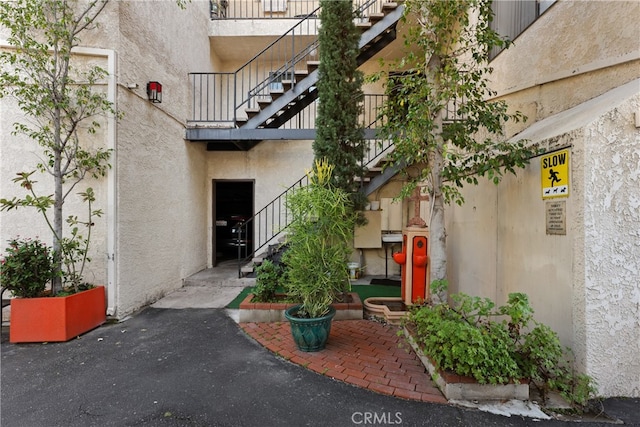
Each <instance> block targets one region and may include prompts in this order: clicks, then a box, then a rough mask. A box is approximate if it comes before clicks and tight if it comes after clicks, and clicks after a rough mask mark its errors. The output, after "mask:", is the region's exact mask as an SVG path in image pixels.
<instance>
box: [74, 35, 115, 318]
mask: <svg viewBox="0 0 640 427" xmlns="http://www.w3.org/2000/svg"><path fill="white" fill-rule="evenodd" d="M72 52H73V53H75V54H77V55H85V56H93V57H103V58H106V60H107V100H108V101H109V102H110V103H111V105H113V108H114V109H115V110H116V111H117V109H118V105H117V102H116V100H117V90H118V87H117V81H116V65H117V64H116V51H115V50H113V49H103V48H95V47H76V48H74V49H73V51H72ZM117 125H118V121H117V120H116V116H115V115H113V114H109V115H108V116H107V149H108V150H110V151H111V169H110V170H109V172H108V173H107V209H106V212H107V250H106V257H107V316H115V315H116V313H117V306H118V304H117V301H118V288H117V286H116V285H117V277H118V275H117V268H118V264H117V262H116V224H117V214H118V206H117V198H116V193H117V188H118V187H117V177H118V174H117V172H118V169H117V167H118V162H117V153H118V152H117V150H116V137H117V133H116V127H117Z"/></svg>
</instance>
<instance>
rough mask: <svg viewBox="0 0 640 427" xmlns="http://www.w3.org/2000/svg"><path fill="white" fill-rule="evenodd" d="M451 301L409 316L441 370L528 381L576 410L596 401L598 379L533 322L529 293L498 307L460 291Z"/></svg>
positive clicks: (486, 379)
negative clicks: (579, 371) (580, 370)
mask: <svg viewBox="0 0 640 427" xmlns="http://www.w3.org/2000/svg"><path fill="white" fill-rule="evenodd" d="M451 299H452V301H453V304H451V305H448V304H437V305H424V306H420V307H416V308H414V309H413V310H412V311H411V313H410V314H409V317H408V322H409V323H410V324H411V325H412V326H413V327H414V328H415V336H414V338H415V339H416V341H417V342H418V343H419V344H420V345H421V346H422V349H423V351H424V353H425V354H426V355H428V356H429V357H430V358H431V359H432V361H433V363H434V364H435V365H436V366H437V367H438V368H440V369H444V370H449V371H452V372H454V373H456V374H458V375H464V376H469V377H473V378H475V379H476V380H477V381H478V382H479V383H481V384H487V383H488V384H505V383H508V382H509V381H512V380H514V381H518V380H525V379H526V380H528V381H530V383H531V384H533V385H534V386H535V387H536V388H537V389H538V390H539V391H540V393H541V395H542V397H543V399H546V398H547V396H548V392H549V391H551V390H555V391H557V392H559V393H560V394H561V395H562V396H563V397H564V398H565V399H567V400H568V401H569V402H571V403H572V404H574V405H576V406H584V405H585V404H586V403H587V401H588V400H589V398H591V397H593V395H594V393H595V386H594V384H593V380H592V379H591V378H590V377H588V376H587V375H576V374H574V373H573V372H572V370H571V368H570V363H569V362H568V361H565V360H563V358H564V356H565V355H566V354H567V353H566V352H565V350H563V348H562V346H561V344H560V339H559V338H558V335H557V334H556V333H555V332H554V331H553V330H552V329H551V328H549V327H548V326H546V325H543V324H541V323H538V322H536V321H535V320H533V309H532V308H531V306H530V305H529V299H528V297H527V295H526V294H523V293H513V294H509V299H508V301H507V304H505V305H504V306H501V307H498V308H497V309H496V308H495V304H494V303H493V302H492V301H491V300H489V299H488V298H479V297H472V296H469V295H466V294H463V293H459V294H454V295H452V296H451ZM567 351H569V350H568V349H567Z"/></svg>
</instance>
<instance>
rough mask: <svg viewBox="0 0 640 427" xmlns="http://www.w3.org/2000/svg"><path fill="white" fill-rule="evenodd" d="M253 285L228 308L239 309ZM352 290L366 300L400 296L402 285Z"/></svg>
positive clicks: (241, 293) (354, 287)
mask: <svg viewBox="0 0 640 427" xmlns="http://www.w3.org/2000/svg"><path fill="white" fill-rule="evenodd" d="M252 289H253V287H247V288H244V289H243V290H242V292H240V294H238V296H237V297H235V298H234V299H233V301H231V302H230V303H229V304H228V305H227V307H226V308H231V309H238V308H240V303H241V302H242V301H243V300H244V299H245V298H246V297H247V295H249V294H250V293H251V291H252ZM351 290H352V292H357V293H358V295H359V296H360V300H361V301H364V300H365V299H367V298H370V297H399V296H400V287H399V286H398V287H396V286H385V285H352V286H351Z"/></svg>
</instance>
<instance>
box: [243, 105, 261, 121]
mask: <svg viewBox="0 0 640 427" xmlns="http://www.w3.org/2000/svg"><path fill="white" fill-rule="evenodd" d="M260 111H261V110H260V108H258V107H251V108H245V109H244V112H245V113H247V116H249V118H250V119H251V118H252V117H255V116H257V115H258V114H260Z"/></svg>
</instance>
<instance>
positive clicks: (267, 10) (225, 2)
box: [209, 0, 391, 19]
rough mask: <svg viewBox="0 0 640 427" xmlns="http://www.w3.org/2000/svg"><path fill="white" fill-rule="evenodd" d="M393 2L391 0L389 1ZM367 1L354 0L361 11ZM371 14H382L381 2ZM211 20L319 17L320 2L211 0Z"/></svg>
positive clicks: (315, 0) (299, 0)
mask: <svg viewBox="0 0 640 427" xmlns="http://www.w3.org/2000/svg"><path fill="white" fill-rule="evenodd" d="M389 1H391V0H389ZM366 2H367V0H353V6H354V9H359V8H360V6H361V5H362V4H363V3H366ZM378 3H380V4H379V5H378V7H376V8H375V9H371V10H370V12H371V13H378V12H380V11H381V10H380V6H381V2H378ZM209 5H210V14H211V19H301V18H305V17H306V16H308V15H310V14H311V15H315V16H319V11H317V9H318V7H319V6H320V1H319V0H209Z"/></svg>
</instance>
